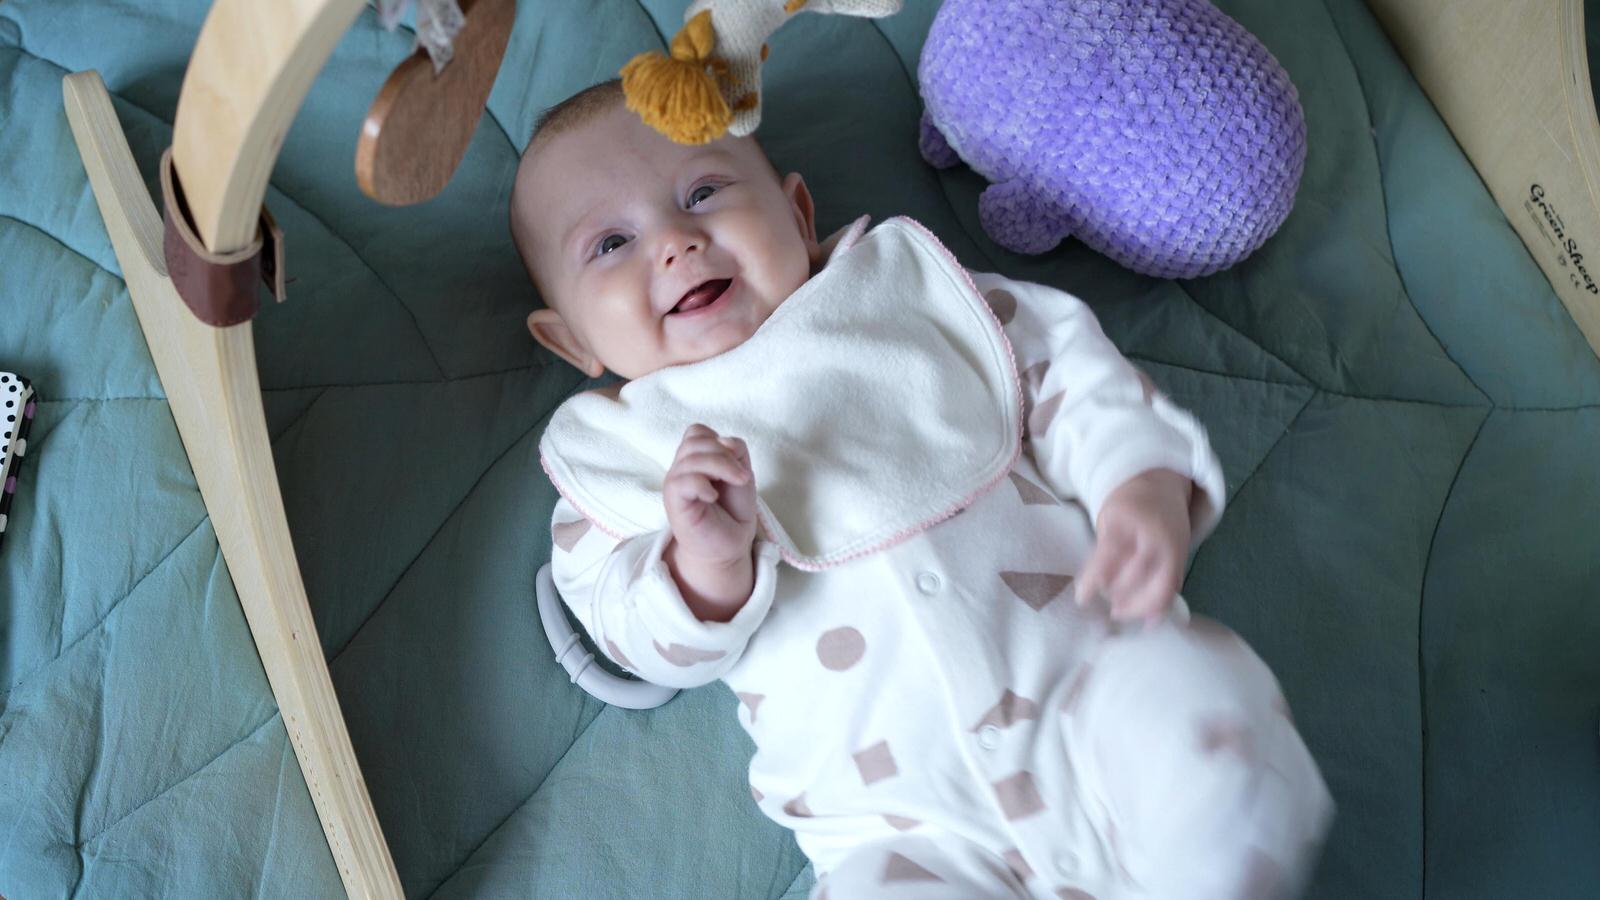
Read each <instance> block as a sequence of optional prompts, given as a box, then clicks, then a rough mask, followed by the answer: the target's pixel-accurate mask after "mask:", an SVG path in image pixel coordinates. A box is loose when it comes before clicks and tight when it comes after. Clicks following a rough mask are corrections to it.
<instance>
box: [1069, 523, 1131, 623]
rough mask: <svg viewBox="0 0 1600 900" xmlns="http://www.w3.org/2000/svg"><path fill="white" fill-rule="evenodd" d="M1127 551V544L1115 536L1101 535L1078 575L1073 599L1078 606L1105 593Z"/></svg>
mask: <svg viewBox="0 0 1600 900" xmlns="http://www.w3.org/2000/svg"><path fill="white" fill-rule="evenodd" d="M1129 549H1130V548H1129V547H1128V545H1127V543H1126V542H1125V541H1123V540H1121V539H1120V538H1118V537H1117V536H1115V535H1109V534H1108V535H1103V536H1101V537H1100V539H1099V540H1097V541H1096V542H1095V545H1094V552H1092V553H1090V554H1089V561H1088V562H1087V563H1085V564H1084V566H1083V571H1082V572H1080V573H1079V574H1078V578H1077V593H1076V595H1075V596H1074V597H1073V599H1074V600H1076V601H1077V603H1078V605H1079V606H1083V605H1085V604H1087V603H1089V602H1090V601H1092V600H1094V598H1095V597H1096V596H1098V595H1100V594H1103V593H1105V592H1106V588H1107V586H1108V585H1109V584H1110V581H1111V578H1112V577H1113V576H1114V575H1115V574H1116V572H1117V570H1118V569H1119V568H1120V567H1121V565H1122V561H1123V559H1124V558H1125V557H1126V556H1127V554H1128V550H1129Z"/></svg>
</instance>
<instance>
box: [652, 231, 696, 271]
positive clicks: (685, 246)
mask: <svg viewBox="0 0 1600 900" xmlns="http://www.w3.org/2000/svg"><path fill="white" fill-rule="evenodd" d="M701 249H702V248H701V241H700V239H699V238H697V237H691V236H689V235H682V234H678V235H670V236H668V238H667V239H666V240H665V241H663V242H662V245H661V264H662V265H663V266H671V265H672V264H673V263H675V262H677V261H678V260H680V259H682V258H683V257H685V256H688V255H689V254H690V253H699V252H700V251H701Z"/></svg>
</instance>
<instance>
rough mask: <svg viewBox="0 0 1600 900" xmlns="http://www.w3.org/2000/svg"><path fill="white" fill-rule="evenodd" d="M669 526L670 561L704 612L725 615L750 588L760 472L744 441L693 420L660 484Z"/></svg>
mask: <svg viewBox="0 0 1600 900" xmlns="http://www.w3.org/2000/svg"><path fill="white" fill-rule="evenodd" d="M661 494H662V502H663V503H664V504H665V505H666V508H667V523H668V524H669V525H670V526H671V528H672V541H671V543H670V544H669V545H668V548H667V554H666V561H667V565H668V567H669V568H670V569H671V570H672V574H673V576H674V578H676V579H677V581H678V586H679V588H680V589H681V591H682V593H683V595H684V600H685V601H686V602H688V604H689V606H690V608H691V609H692V610H694V612H695V614H696V615H697V616H699V617H700V618H702V619H716V620H721V621H726V618H725V617H731V614H732V612H734V611H737V608H738V606H740V605H743V602H744V600H745V598H747V597H748V596H749V594H750V586H751V583H752V578H753V572H752V563H751V555H750V554H751V545H752V544H753V543H754V542H755V537H756V479H755V472H754V471H753V470H752V469H751V467H750V451H749V449H748V448H747V447H746V446H745V443H744V441H742V440H740V439H739V438H734V437H721V436H720V435H718V434H717V433H716V432H715V431H713V430H711V429H710V428H707V427H706V426H704V425H700V424H695V425H691V426H689V430H688V431H686V432H684V435H683V441H682V443H680V444H679V445H678V454H677V456H676V457H675V458H674V459H673V461H672V466H671V468H669V469H667V477H666V480H665V482H664V483H663V484H662V489H661Z"/></svg>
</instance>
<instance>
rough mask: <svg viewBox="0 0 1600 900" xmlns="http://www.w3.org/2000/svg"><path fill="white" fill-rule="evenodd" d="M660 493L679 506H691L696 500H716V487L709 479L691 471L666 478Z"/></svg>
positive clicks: (712, 501) (710, 501)
mask: <svg viewBox="0 0 1600 900" xmlns="http://www.w3.org/2000/svg"><path fill="white" fill-rule="evenodd" d="M662 493H663V494H665V495H666V496H667V497H668V498H670V499H672V500H675V501H677V502H678V504H679V505H680V506H691V505H693V504H694V503H695V502H697V501H698V502H700V503H715V502H717V489H716V487H715V486H713V485H712V484H711V479H709V478H707V477H705V476H704V475H697V474H694V473H693V472H680V473H678V474H677V475H674V476H673V477H670V478H668V479H667V482H666V484H665V485H663V486H662Z"/></svg>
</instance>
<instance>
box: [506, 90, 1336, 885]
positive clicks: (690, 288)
mask: <svg viewBox="0 0 1600 900" xmlns="http://www.w3.org/2000/svg"><path fill="white" fill-rule="evenodd" d="M815 221H816V216H815V208H814V206H813V203H812V199H811V195H810V193H809V192H808V191H807V189H806V185H805V182H804V180H803V179H802V178H801V177H800V175H798V174H793V173H791V174H789V175H787V176H783V177H779V175H778V174H777V172H776V171H775V170H774V169H773V167H772V165H771V164H770V163H769V162H768V161H767V159H766V157H765V155H764V154H763V152H762V150H761V149H760V147H759V146H758V145H757V143H756V142H755V141H753V140H751V139H748V138H724V139H721V140H717V141H715V142H712V143H710V144H706V145H703V146H681V145H678V144H674V143H672V142H670V141H668V140H667V139H665V138H664V137H662V136H660V135H658V134H657V133H655V132H654V131H652V130H651V129H650V128H649V127H647V126H645V125H644V124H642V123H641V122H640V121H639V120H638V118H637V117H636V116H635V115H633V114H632V113H630V112H629V111H627V109H626V108H625V107H624V105H623V98H622V94H621V90H620V88H619V86H618V85H617V83H616V82H608V83H605V84H601V85H597V86H595V87H593V88H590V89H588V90H586V91H583V92H581V93H579V94H578V95H576V96H574V97H573V98H571V99H569V100H568V101H566V102H564V103H562V104H561V105H559V106H557V107H555V108H554V109H552V110H551V111H550V112H549V113H547V114H546V115H545V117H544V118H543V119H542V120H541V122H540V123H539V127H538V129H537V130H536V132H535V135H534V137H533V139H532V141H531V142H530V144H529V147H528V149H527V151H526V153H525V154H524V156H523V159H522V163H521V165H520V167H519V169H518V171H517V176H516V182H515V186H514V189H513V192H512V198H511V226H512V233H513V236H514V238H515V241H516V245H517V247H518V250H519V252H520V253H521V254H522V257H523V260H524V262H525V263H526V265H527V267H528V271H529V273H530V275H531V276H532V278H533V280H534V283H535V285H536V286H537V288H538V289H539V292H540V295H541V296H542V297H543V298H544V300H545V302H546V304H547V307H548V308H546V309H541V310H537V311H535V312H533V313H532V314H531V315H530V316H529V317H528V328H529V330H530V331H531V332H532V333H533V336H534V338H535V339H536V340H537V341H538V342H539V343H540V344H542V345H544V346H545V347H547V348H549V349H550V350H551V351H553V352H554V353H556V354H557V355H559V356H560V357H561V358H563V359H565V360H566V361H567V362H569V363H571V364H572V365H574V366H576V367H577V368H578V369H579V370H581V371H582V372H584V373H585V374H587V375H589V376H590V377H598V376H600V375H602V374H603V373H604V372H605V371H606V370H608V369H609V370H610V371H612V372H614V373H616V374H617V375H619V376H621V377H622V378H624V379H627V381H624V382H620V383H618V384H615V385H612V386H611V387H609V388H605V389H601V390H596V391H589V392H585V393H582V394H579V395H577V396H575V397H573V398H570V399H569V400H568V401H567V403H566V404H564V405H563V407H562V408H561V410H559V411H558V412H557V414H556V415H555V416H554V417H553V418H552V421H551V423H550V426H549V427H548V429H547V431H546V434H545V437H544V440H543V441H542V442H541V455H542V459H543V462H544V464H545V467H546V470H547V471H548V472H549V473H550V475H551V479H552V481H553V482H554V483H555V484H556V487H557V488H558V489H559V490H560V492H561V494H562V498H561V499H560V500H559V501H558V503H557V505H556V509H555V513H554V517H553V520H552V533H553V536H554V541H555V545H556V547H555V549H554V551H552V552H553V558H552V563H553V570H554V577H555V582H556V586H557V587H558V589H559V590H560V592H561V594H562V596H563V597H564V598H565V600H566V602H567V603H568V604H569V605H570V607H571V608H572V610H573V612H574V613H575V614H576V616H577V617H578V619H579V620H580V621H581V622H582V624H583V626H584V627H585V629H587V631H588V632H589V634H590V636H591V637H592V638H593V640H594V642H595V644H596V646H598V647H600V648H603V650H604V652H605V653H606V654H607V656H609V657H610V659H611V660H612V661H614V662H615V663H617V664H618V665H619V666H621V667H623V668H625V669H626V670H628V671H630V672H633V673H635V674H637V675H639V676H640V677H642V678H644V679H647V680H649V681H652V682H656V683H658V684H663V685H669V686H677V687H691V686H695V685H701V684H706V683H708V682H711V681H713V680H715V679H718V678H720V679H722V680H724V681H726V682H727V683H728V685H729V686H730V687H731V688H732V689H733V691H734V692H735V694H736V695H737V697H738V699H739V701H740V702H739V707H738V709H739V720H740V724H741V725H742V726H743V727H744V728H745V729H746V731H747V732H748V733H749V734H750V736H751V738H752V740H753V741H754V743H755V745H756V753H755V756H754V758H753V760H752V762H751V765H750V784H751V793H752V796H753V797H754V799H755V802H756V804H757V805H758V806H759V807H760V809H761V810H762V812H764V813H765V814H766V815H767V816H769V817H771V818H772V819H773V820H775V821H777V822H778V823H780V824H782V825H784V826H785V827H788V828H790V829H792V830H793V831H794V832H795V836H796V840H797V841H798V843H799V845H800V848H801V849H802V850H803V851H804V852H805V853H806V855H807V856H808V857H809V858H810V859H811V861H812V863H813V864H814V867H815V870H816V873H817V876H818V882H817V885H816V888H815V889H814V891H813V893H812V897H813V900H815V898H821V897H827V898H829V900H849V898H901V897H905V898H963V900H967V898H979V897H983V898H990V897H993V898H1000V897H1005V898H1086V897H1094V898H1099V900H1111V898H1145V897H1160V898H1213V897H1215V898H1237V897H1278V896H1284V895H1289V894H1293V893H1294V892H1296V891H1297V890H1299V889H1300V888H1302V887H1303V886H1304V882H1305V879H1306V878H1307V876H1308V874H1309V870H1310V867H1311V864H1312V863H1313V862H1314V859H1315V855H1316V852H1317V848H1318V846H1319V845H1320V842H1321V839H1322V837H1323V834H1324V832H1325V830H1326V827H1327V824H1328V822H1329V820H1330V817H1331V813H1332V804H1331V801H1330V798H1329V795H1328V792H1327V790H1326V788H1325V786H1324V784H1323V782H1322V779H1321V776H1320V775H1319V773H1318V771H1317V768H1316V765H1315V764H1314V762H1313V761H1312V759H1311V757H1310V755H1309V753H1308V752H1307V750H1306V748H1305V745H1304V744H1303V743H1302V742H1301V740H1300V737H1299V735H1298V734H1297V733H1296V731H1295V729H1294V726H1293V724H1292V722H1291V720H1290V718H1289V713H1288V708H1287V705H1286V704H1285V702H1284V698H1283V695H1282V694H1281V693H1280V692H1279V688H1278V685H1277V682H1276V680H1275V679H1274V678H1273V676H1272V674H1271V673H1270V672H1269V671H1268V669H1267V667H1266V666H1265V664H1264V663H1262V662H1261V660H1260V659H1259V658H1258V657H1257V656H1256V655H1255V654H1254V653H1253V652H1252V651H1251V650H1250V648H1249V647H1248V646H1247V645H1246V644H1245V643H1244V642H1243V640H1241V639H1240V638H1239V637H1238V636H1237V635H1235V634H1233V633H1232V632H1231V631H1229V630H1228V629H1226V628H1224V627H1222V626H1221V625H1219V624H1217V623H1215V622H1211V621H1209V620H1205V619H1202V618H1200V617H1192V618H1191V617H1190V616H1189V614H1188V611H1187V607H1186V606H1185V605H1184V603H1183V601H1182V600H1181V598H1179V597H1178V593H1177V592H1178V588H1179V586H1180V584H1181V581H1182V575H1183V567H1184V563H1185V559H1186V556H1187V553H1188V551H1189V549H1190V548H1191V546H1192V545H1193V544H1195V543H1197V542H1198V541H1200V540H1201V539H1202V538H1204V537H1205V536H1206V535H1207V534H1208V533H1209V532H1210V531H1211V529H1212V528H1213V527H1215V525H1216V523H1217V520H1218V517H1219V516H1220V514H1221V510H1222V506H1223V502H1224V493H1223V478H1222V472H1221V468H1220V466H1219V464H1218V462H1217V459H1216V457H1215V455H1214V454H1213V453H1212V451H1211V448H1210V445H1209V444H1208V442H1207V439H1206V436H1205V432H1204V430H1203V429H1202V428H1201V426H1200V425H1199V424H1198V423H1197V422H1196V421H1195V420H1194V419H1193V418H1192V417H1190V416H1189V415H1188V414H1187V413H1185V412H1184V411H1182V410H1180V409H1179V408H1177V407H1176V406H1174V405H1173V404H1172V403H1171V402H1170V401H1168V400H1167V398H1166V397H1164V396H1163V395H1161V394H1160V393H1158V392H1156V391H1155V389H1154V387H1153V386H1152V385H1151V384H1150V382H1149V381H1148V380H1146V379H1145V378H1144V377H1143V375H1142V374H1141V373H1139V372H1138V371H1137V370H1136V369H1134V368H1133V367H1132V366H1131V365H1130V364H1129V363H1128V362H1127V361H1126V360H1125V359H1124V358H1123V357H1122V356H1121V355H1120V354H1119V353H1118V352H1117V350H1116V349H1115V348H1114V347H1113V346H1112V344H1111V343H1110V342H1109V341H1108V340H1107V339H1106V337H1105V336H1104V334H1103V333H1102V331H1101V330H1100V328H1099V325H1098V324H1097V322H1096V321H1095V319H1094V317H1093V315H1092V314H1091V312H1090V311H1089V309H1088V308H1087V307H1086V306H1085V305H1084V304H1083V303H1082V302H1080V301H1079V300H1077V299H1076V298H1074V297H1072V296H1070V295H1067V294H1064V293H1062V292H1060V291H1058V290H1055V289H1053V288H1049V287H1046V286H1042V285H1036V284H1030V283H1026V282H1019V281H1012V280H1009V279H1006V278H1003V277H1001V276H998V275H991V274H983V273H976V272H967V271H966V270H964V269H962V268H961V267H960V266H959V265H957V264H956V263H955V261H954V258H953V257H952V256H950V254H949V253H948V252H947V251H945V250H944V249H943V248H942V247H941V246H939V244H938V242H937V240H935V239H934V238H933V236H932V235H930V234H929V233H927V232H926V231H925V230H924V229H922V228H920V226H917V225H916V223H914V222H910V221H909V220H904V219H891V220H889V221H887V222H884V223H881V224H879V225H878V226H876V227H874V228H872V229H871V230H867V222H866V221H865V219H862V220H858V221H857V222H856V223H855V224H853V225H851V226H849V227H848V228H846V229H844V230H842V231H841V232H840V233H837V234H835V235H833V236H832V237H830V238H828V239H827V240H823V241H819V240H818V239H817V234H816V230H815ZM780 563H785V564H786V565H783V566H780Z"/></svg>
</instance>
